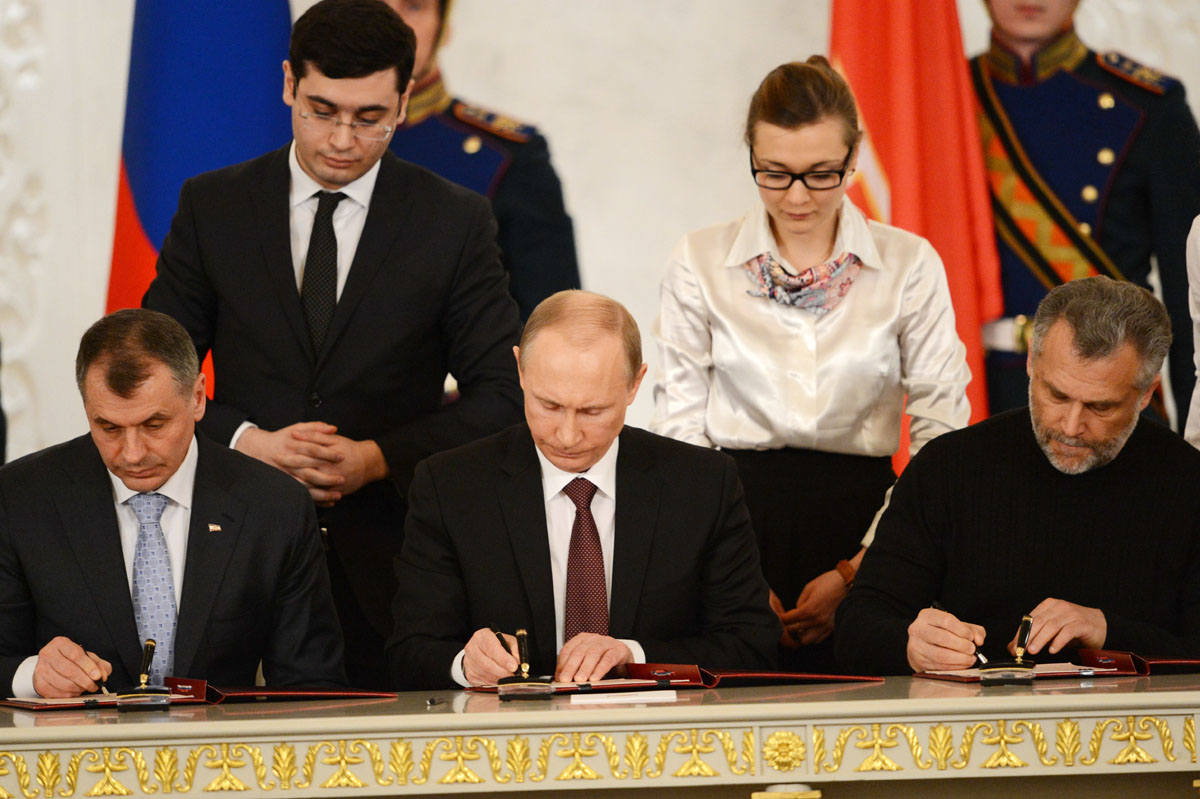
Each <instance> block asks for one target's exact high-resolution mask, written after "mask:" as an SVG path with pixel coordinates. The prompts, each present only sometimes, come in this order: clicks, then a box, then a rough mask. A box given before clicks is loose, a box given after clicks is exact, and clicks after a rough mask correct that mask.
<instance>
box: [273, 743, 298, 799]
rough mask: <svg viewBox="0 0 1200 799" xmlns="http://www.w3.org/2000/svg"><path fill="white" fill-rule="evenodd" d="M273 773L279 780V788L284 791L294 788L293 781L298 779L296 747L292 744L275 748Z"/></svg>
mask: <svg viewBox="0 0 1200 799" xmlns="http://www.w3.org/2000/svg"><path fill="white" fill-rule="evenodd" d="M271 773H272V774H274V775H275V779H277V780H279V786H280V787H281V788H283V790H285V791H286V790H288V789H289V788H291V787H292V780H294V779H295V778H296V774H297V770H296V747H294V746H292V745H291V744H285V743H281V744H279V745H278V746H276V747H275V753H274V755H272V757H271Z"/></svg>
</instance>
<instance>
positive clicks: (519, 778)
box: [507, 735, 532, 782]
mask: <svg viewBox="0 0 1200 799" xmlns="http://www.w3.org/2000/svg"><path fill="white" fill-rule="evenodd" d="M507 754H508V758H507V762H508V770H509V771H511V772H512V779H513V781H514V782H525V772H526V771H529V767H530V766H531V765H532V763H531V762H530V760H529V739H528V738H526V737H525V736H523V735H518V736H516V737H515V738H509V739H508V753H507Z"/></svg>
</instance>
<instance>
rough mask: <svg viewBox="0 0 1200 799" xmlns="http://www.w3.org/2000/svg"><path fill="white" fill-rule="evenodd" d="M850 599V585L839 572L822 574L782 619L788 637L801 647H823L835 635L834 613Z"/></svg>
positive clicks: (801, 594)
mask: <svg viewBox="0 0 1200 799" xmlns="http://www.w3.org/2000/svg"><path fill="white" fill-rule="evenodd" d="M845 598H846V582H845V580H843V579H842V575H840V574H838V572H837V570H836V569H831V570H830V571H827V572H825V573H823V574H818V575H817V576H816V577H814V578H812V580H810V581H809V582H808V585H806V586H804V590H803V591H801V592H800V596H799V597H798V598H797V599H796V607H795V608H794V609H792V610H789V611H787V612H786V613H784V614H783V615H782V616H780V617H779V620H780V621H782V622H783V630H784V634H785V635H787V636H789V637H790V638H791V639H792V640H793V641H795V642H796V643H798V644H804V645H806V646H807V645H809V644H819V643H820V642H822V641H824V640H825V639H826V638H828V637H829V635H830V633H832V632H833V614H834V612H835V611H836V610H837V606H838V605H840V604H841V603H842V600H843V599H845Z"/></svg>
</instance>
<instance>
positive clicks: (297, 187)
mask: <svg viewBox="0 0 1200 799" xmlns="http://www.w3.org/2000/svg"><path fill="white" fill-rule="evenodd" d="M382 160H383V159H382V158H380V159H379V161H382ZM379 161H376V162H375V164H374V166H372V167H371V168H370V169H368V170H367V171H366V172H365V173H364V174H363V176H362V177H360V178H358V179H357V180H353V181H351V182H350V183H347V184H346V185H345V186H342V187H341V188H340V189H337V191H340V192H341V193H342V194H345V195H346V197H347V198H349V199H351V200H353V201H354V202H356V203H358V204H359V205H361V206H362V207H363V208H369V207H370V206H371V194H372V193H373V192H374V191H375V180H376V179H377V178H378V177H379ZM288 170H289V171H290V172H291V175H292V189H291V194H290V195H289V206H288V207H290V208H295V207H296V206H297V205H300V204H301V203H302V202H304V201H305V200H308V199H311V198H312V196H313V195H314V194H316V193H317V192H319V191H329V189H326V188H325V187H324V186H322V185H321V184H320V183H317V182H316V181H315V180H313V179H312V176H310V175H309V174H308V173H307V172H305V171H304V167H302V166H300V160H299V159H298V158H297V157H296V142H295V141H293V142H292V146H291V149H290V150H289V151H288Z"/></svg>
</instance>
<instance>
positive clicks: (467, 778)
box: [438, 735, 483, 785]
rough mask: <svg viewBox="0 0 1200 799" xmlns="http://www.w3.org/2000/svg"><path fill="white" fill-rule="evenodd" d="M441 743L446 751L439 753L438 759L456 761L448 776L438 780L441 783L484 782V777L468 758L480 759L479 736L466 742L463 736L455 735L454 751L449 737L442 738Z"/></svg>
mask: <svg viewBox="0 0 1200 799" xmlns="http://www.w3.org/2000/svg"><path fill="white" fill-rule="evenodd" d="M440 743H441V744H442V745H443V748H445V749H446V751H445V752H442V753H441V754H440V755H438V759H439V760H445V761H447V762H449V761H454V766H453V768H451V769H450V770H449V771H447V772H446V776H444V777H442V778H441V779H440V780H438V782H439V783H441V784H442V785H460V784H463V783H469V784H475V783H480V782H483V777H480V776H479V775H478V774H476V773H475V772H474V771H472V770H471V767H470V766H468V765H467V761H468V760H478V759H479V739H478V738H470V739H468V740H467V741H466V742H465V743H464V741H463V736H461V735H455V736H454V744H453V747H454V748H453V751H451V744H450V739H449V738H442V739H440Z"/></svg>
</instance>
